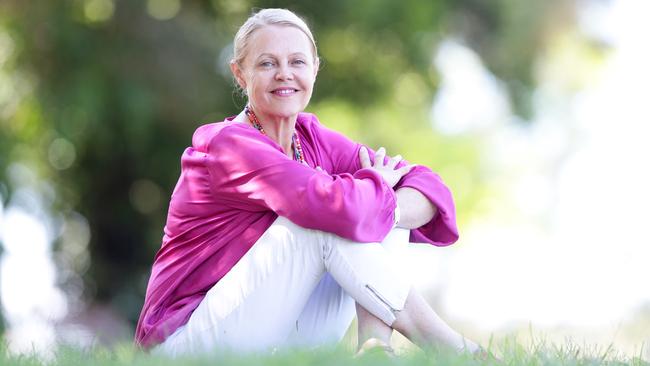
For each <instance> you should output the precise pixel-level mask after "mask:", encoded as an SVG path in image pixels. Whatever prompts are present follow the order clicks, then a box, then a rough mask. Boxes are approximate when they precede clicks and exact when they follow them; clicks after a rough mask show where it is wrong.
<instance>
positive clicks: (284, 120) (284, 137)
mask: <svg viewBox="0 0 650 366" xmlns="http://www.w3.org/2000/svg"><path fill="white" fill-rule="evenodd" d="M253 112H254V113H255V115H256V116H257V119H258V120H259V123H260V125H261V126H262V128H263V129H264V132H265V133H266V135H267V136H268V137H270V138H271V139H272V140H273V141H275V142H277V143H278V145H280V146H281V147H282V149H283V150H284V153H285V154H287V156H289V157H292V158H293V149H292V148H291V138H292V136H293V133H294V131H295V130H296V119H297V117H298V116H297V115H296V116H291V117H277V116H271V115H266V114H264V113H259V112H257V111H256V110H255V109H253ZM251 122H252V121H251Z"/></svg>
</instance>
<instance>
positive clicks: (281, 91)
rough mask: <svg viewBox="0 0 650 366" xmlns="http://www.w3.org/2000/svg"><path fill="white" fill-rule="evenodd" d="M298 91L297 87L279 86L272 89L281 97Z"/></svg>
mask: <svg viewBox="0 0 650 366" xmlns="http://www.w3.org/2000/svg"><path fill="white" fill-rule="evenodd" d="M297 92H298V89H295V88H277V89H274V90H273V91H271V93H273V94H275V95H277V96H281V97H287V96H290V95H294V94H296V93H297Z"/></svg>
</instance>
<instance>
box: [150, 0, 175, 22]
mask: <svg viewBox="0 0 650 366" xmlns="http://www.w3.org/2000/svg"><path fill="white" fill-rule="evenodd" d="M180 10H181V2H180V1H179V0H148V1H147V13H149V15H150V16H151V17H152V18H155V19H158V20H169V19H171V18H173V17H175V16H176V14H178V12H179V11H180Z"/></svg>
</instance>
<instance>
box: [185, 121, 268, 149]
mask: <svg viewBox="0 0 650 366" xmlns="http://www.w3.org/2000/svg"><path fill="white" fill-rule="evenodd" d="M265 139H266V140H268V138H266V137H265V136H263V135H262V134H260V133H259V132H258V131H257V130H255V129H254V128H253V127H252V126H248V125H246V124H244V123H239V122H233V121H231V120H228V119H226V120H225V121H222V122H216V123H208V124H205V125H202V126H199V127H198V128H197V129H196V131H194V135H193V136H192V147H193V148H194V149H195V150H199V151H203V152H209V151H210V150H213V149H214V148H221V149H222V148H229V147H232V146H233V145H240V144H244V143H246V142H249V143H250V142H251V141H257V142H262V143H264V140H265Z"/></svg>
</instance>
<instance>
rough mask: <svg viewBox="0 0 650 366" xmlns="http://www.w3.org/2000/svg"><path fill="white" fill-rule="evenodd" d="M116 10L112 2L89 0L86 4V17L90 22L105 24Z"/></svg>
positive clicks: (108, 0) (107, 0)
mask: <svg viewBox="0 0 650 366" xmlns="http://www.w3.org/2000/svg"><path fill="white" fill-rule="evenodd" d="M114 8H115V6H114V4H113V2H112V1H111V0H88V1H86V3H85V4H84V16H85V17H86V19H87V20H88V21H90V22H105V21H107V20H109V19H110V18H111V17H112V16H113V11H114V10H115V9H114Z"/></svg>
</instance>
